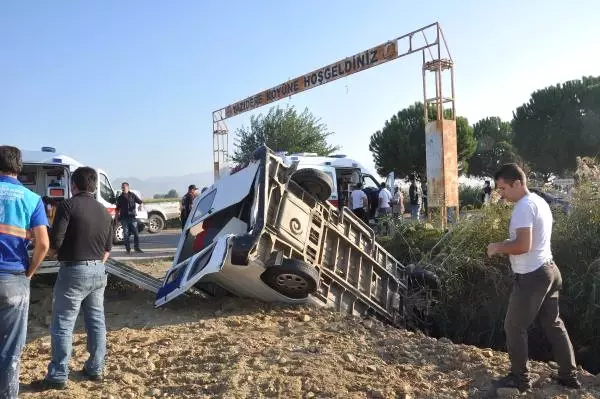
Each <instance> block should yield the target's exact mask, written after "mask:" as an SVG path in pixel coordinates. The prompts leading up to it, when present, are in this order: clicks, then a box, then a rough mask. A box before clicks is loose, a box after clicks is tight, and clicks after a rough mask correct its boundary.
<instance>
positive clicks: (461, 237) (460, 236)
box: [422, 205, 512, 348]
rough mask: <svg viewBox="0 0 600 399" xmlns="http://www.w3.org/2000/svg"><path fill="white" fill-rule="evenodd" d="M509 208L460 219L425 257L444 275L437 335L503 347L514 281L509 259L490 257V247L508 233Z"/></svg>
mask: <svg viewBox="0 0 600 399" xmlns="http://www.w3.org/2000/svg"><path fill="white" fill-rule="evenodd" d="M509 215H510V208H508V207H506V206H502V205H491V206H488V207H485V208H484V209H482V210H480V211H478V213H477V214H475V215H472V216H471V217H469V218H467V219H462V220H461V221H460V222H459V223H458V224H457V225H456V226H454V227H453V228H452V230H451V231H450V232H449V233H448V235H447V236H446V237H444V240H443V241H442V242H441V243H440V245H438V246H437V247H436V251H435V253H433V254H431V255H430V257H429V258H428V259H423V260H422V261H423V262H424V263H428V264H429V267H430V268H431V269H433V271H434V272H435V273H436V274H437V275H438V277H440V281H441V289H440V292H439V294H438V298H437V301H438V302H437V303H436V305H435V307H434V311H433V314H432V316H433V319H434V323H435V325H436V327H437V329H438V330H439V334H440V335H443V336H446V337H448V338H451V339H452V340H453V341H455V342H464V343H467V344H473V345H478V346H483V347H493V348H500V347H502V345H503V343H504V333H503V328H502V325H503V319H504V313H505V311H506V305H507V303H506V302H507V301H506V299H507V298H508V294H509V292H510V287H511V283H512V278H511V276H510V274H509V270H510V265H509V261H508V258H507V257H501V256H494V257H492V258H488V256H487V252H486V251H487V245H488V244H489V243H490V242H496V241H502V240H504V239H506V237H507V234H508V220H509Z"/></svg>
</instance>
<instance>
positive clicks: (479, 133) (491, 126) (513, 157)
mask: <svg viewBox="0 0 600 399" xmlns="http://www.w3.org/2000/svg"><path fill="white" fill-rule="evenodd" d="M512 136H513V134H512V128H511V125H510V123H509V122H504V121H502V120H501V119H500V118H498V117H490V118H484V119H482V120H480V121H478V122H477V123H475V125H474V126H473V137H474V138H475V140H476V141H477V149H476V150H475V153H474V154H473V156H472V157H471V159H470V161H469V169H468V173H469V174H471V175H474V176H493V175H494V173H495V172H496V171H497V170H498V168H499V167H500V166H501V165H502V164H505V163H509V162H518V161H519V157H518V155H517V153H516V150H515V149H514V147H513V145H512Z"/></svg>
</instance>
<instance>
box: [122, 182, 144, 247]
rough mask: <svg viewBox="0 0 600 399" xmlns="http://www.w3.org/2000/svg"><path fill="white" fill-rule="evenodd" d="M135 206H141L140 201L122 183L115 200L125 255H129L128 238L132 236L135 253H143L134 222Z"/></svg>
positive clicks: (127, 185) (127, 184) (126, 184)
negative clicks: (121, 228)
mask: <svg viewBox="0 0 600 399" xmlns="http://www.w3.org/2000/svg"><path fill="white" fill-rule="evenodd" d="M137 204H140V205H141V204H142V200H141V199H140V198H139V197H138V196H137V195H135V193H133V192H131V191H129V183H127V182H124V183H122V184H121V195H119V198H117V210H116V212H117V216H118V218H119V220H120V221H121V226H123V239H124V240H125V249H126V250H127V253H128V254H129V253H131V246H130V244H129V236H130V235H132V234H133V248H134V249H135V252H143V251H142V250H141V249H140V235H139V233H138V226H137V221H136V216H137V211H136V207H137Z"/></svg>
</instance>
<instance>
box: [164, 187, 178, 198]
mask: <svg viewBox="0 0 600 399" xmlns="http://www.w3.org/2000/svg"><path fill="white" fill-rule="evenodd" d="M165 198H179V194H178V193H177V190H175V189H174V188H172V189H170V190H169V192H168V193H167V194H166V195H165Z"/></svg>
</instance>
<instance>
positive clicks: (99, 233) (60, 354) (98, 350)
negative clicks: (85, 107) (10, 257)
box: [32, 167, 113, 390]
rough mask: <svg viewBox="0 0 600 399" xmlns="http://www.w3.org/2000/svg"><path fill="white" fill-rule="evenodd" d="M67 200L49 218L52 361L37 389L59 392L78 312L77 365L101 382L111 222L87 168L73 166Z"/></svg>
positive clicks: (35, 385) (91, 171) (66, 374)
mask: <svg viewBox="0 0 600 399" xmlns="http://www.w3.org/2000/svg"><path fill="white" fill-rule="evenodd" d="M71 179H72V190H73V197H72V198H71V199H68V200H66V201H64V202H63V203H62V204H61V205H60V207H59V208H58V210H57V211H56V215H55V217H54V223H53V225H52V233H51V237H50V243H51V248H52V249H53V250H56V251H57V255H58V260H59V261H60V269H59V271H58V278H57V279H56V282H55V284H54V293H53V294H54V295H53V302H52V324H51V336H52V360H51V362H50V364H49V365H48V373H47V374H46V378H44V379H43V380H39V381H35V382H34V383H33V384H32V387H33V388H34V389H37V390H47V389H65V388H66V385H67V380H68V377H69V358H70V356H71V350H72V340H73V328H74V326H75V320H76V319H77V315H78V313H79V309H80V307H81V308H83V315H84V322H85V329H86V331H87V339H88V342H87V348H88V352H89V354H90V356H89V358H88V360H87V361H86V362H85V365H84V367H83V374H84V375H85V376H87V378H88V379H90V380H94V381H98V380H101V379H102V374H103V369H104V358H105V356H106V325H105V319H104V289H105V287H106V282H107V278H106V270H105V266H104V263H105V262H106V260H107V259H108V256H109V255H110V250H111V247H112V234H113V233H112V221H111V217H110V215H109V214H108V212H107V210H106V208H105V207H104V206H102V205H101V204H100V203H99V202H98V201H96V199H95V198H94V194H93V192H94V191H95V189H96V183H97V180H98V175H97V174H96V171H95V170H94V169H92V168H88V167H81V168H78V169H77V170H76V171H75V172H74V173H73V176H72V178H71Z"/></svg>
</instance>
